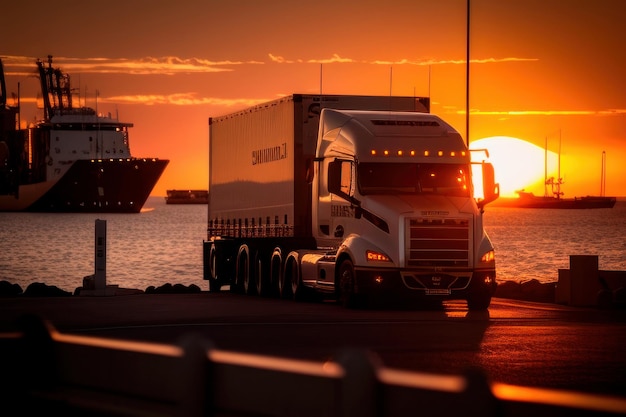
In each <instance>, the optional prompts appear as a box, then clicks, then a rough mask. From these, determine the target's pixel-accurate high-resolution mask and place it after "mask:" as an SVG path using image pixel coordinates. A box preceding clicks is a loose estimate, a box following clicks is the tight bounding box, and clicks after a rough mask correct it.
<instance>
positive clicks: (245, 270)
mask: <svg viewBox="0 0 626 417" xmlns="http://www.w3.org/2000/svg"><path fill="white" fill-rule="evenodd" d="M249 253H250V251H249V250H248V246H247V245H241V246H240V247H239V252H238V253H237V268H236V271H235V280H234V281H235V282H234V283H233V285H232V286H231V291H233V292H236V293H240V294H241V293H244V294H245V293H246V292H247V291H246V290H247V285H248V284H249V282H247V281H248V280H249V276H250V256H249Z"/></svg>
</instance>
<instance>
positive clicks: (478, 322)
mask: <svg viewBox="0 0 626 417" xmlns="http://www.w3.org/2000/svg"><path fill="white" fill-rule="evenodd" d="M24 313H32V314H37V315H39V316H41V317H43V318H45V319H46V320H48V321H49V322H50V323H51V324H52V325H53V326H54V327H55V328H56V329H57V330H59V331H61V332H65V333H77V334H82V335H88V336H95V337H105V338H116V339H125V340H140V341H148V342H156V343H167V344H173V343H178V341H179V340H180V338H181V337H182V336H184V335H186V334H189V333H198V334H201V335H202V336H203V337H205V338H207V339H209V340H211V341H212V342H213V344H214V345H215V346H216V347H217V348H219V349H225V350H233V351H244V352H252V353H257V354H263V355H271V356H281V357H289V358H296V359H307V360H315V361H323V360H327V359H332V358H333V357H335V356H336V355H337V354H338V353H340V352H341V351H342V350H343V349H345V348H361V349H367V350H369V351H372V352H374V353H375V354H376V355H377V356H378V357H379V358H380V360H381V362H382V365H383V366H385V367H390V368H398V369H405V370H411V371H420V372H434V373H439V374H459V373H463V372H465V371H466V370H468V369H471V368H480V369H482V370H483V371H484V372H485V373H486V374H487V376H488V378H490V379H491V380H492V381H497V382H504V383H508V384H514V385H523V386H532V387H543V388H558V389H566V390H574V391H582V392H590V393H601V394H610V395H617V396H621V397H626V311H624V310H618V311H602V310H597V309H583V308H570V307H565V306H559V305H553V304H543V303H530V302H518V301H514V300H507V299H494V300H493V302H492V305H491V307H490V308H489V311H488V312H484V313H476V312H471V313H469V312H468V311H467V309H466V307H465V303H464V302H449V303H444V304H443V305H442V306H440V307H433V308H430V309H408V308H399V307H398V308H395V307H393V306H387V307H379V308H374V309H369V310H347V309H344V308H342V307H340V306H338V305H336V304H335V303H332V302H305V303H296V302H293V301H285V300H276V299H267V298H259V297H251V296H245V295H238V294H231V293H229V292H222V293H218V294H215V293H200V294H163V295H146V294H141V295H125V296H115V297H97V298H96V297H67V298H44V299H41V298H40V299H36V298H31V299H28V298H23V297H22V298H5V299H0V331H9V330H14V329H15V323H16V321H17V318H18V317H19V316H20V315H22V314H24Z"/></svg>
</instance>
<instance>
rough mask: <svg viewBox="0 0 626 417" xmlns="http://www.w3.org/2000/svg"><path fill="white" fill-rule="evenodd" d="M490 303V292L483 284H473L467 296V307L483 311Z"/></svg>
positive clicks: (471, 309)
mask: <svg viewBox="0 0 626 417" xmlns="http://www.w3.org/2000/svg"><path fill="white" fill-rule="evenodd" d="M490 304H491V293H490V292H489V289H488V288H487V287H485V286H475V287H473V288H472V289H471V290H470V293H469V295H468V297H467V309H468V310H470V311H485V310H487V309H488V308H489V305H490Z"/></svg>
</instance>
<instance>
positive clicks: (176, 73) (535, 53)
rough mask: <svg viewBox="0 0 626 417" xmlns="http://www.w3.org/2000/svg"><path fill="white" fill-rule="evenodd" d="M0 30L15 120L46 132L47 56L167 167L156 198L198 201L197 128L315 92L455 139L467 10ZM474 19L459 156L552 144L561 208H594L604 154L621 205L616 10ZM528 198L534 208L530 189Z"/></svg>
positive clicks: (577, 7) (7, 16)
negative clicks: (463, 149) (405, 108)
mask: <svg viewBox="0 0 626 417" xmlns="http://www.w3.org/2000/svg"><path fill="white" fill-rule="evenodd" d="M2 16H3V19H2V20H3V22H2V25H0V39H2V40H3V41H2V43H1V44H0V56H1V57H2V58H3V62H4V66H5V72H7V90H8V92H9V94H10V93H12V92H15V93H17V83H18V82H19V83H20V86H21V97H22V109H23V111H22V120H33V119H34V118H36V117H41V116H42V111H41V110H37V109H36V106H35V105H34V101H35V97H36V94H37V91H38V88H39V84H38V81H37V79H36V78H34V76H33V74H34V71H35V64H34V61H35V59H37V58H41V59H45V58H46V57H47V55H53V56H54V59H55V64H56V65H55V66H59V67H61V68H62V69H63V70H64V71H66V72H68V73H69V74H70V75H71V76H72V83H73V85H74V87H75V88H79V90H80V92H81V95H82V96H83V98H82V100H84V97H85V96H86V97H87V105H89V106H92V107H94V106H95V91H96V90H98V91H99V98H98V110H99V111H101V112H111V113H113V114H115V113H117V114H119V117H120V119H121V120H123V121H128V122H133V123H134V124H135V127H134V128H133V129H132V130H131V151H132V153H133V155H134V156H138V157H159V158H167V159H170V161H171V162H170V164H169V166H168V168H167V169H166V171H165V173H164V174H163V176H162V177H161V180H160V181H159V182H158V183H157V185H156V187H155V189H154V191H153V195H164V194H165V190H166V189H170V188H207V183H208V178H207V176H208V166H207V161H208V155H207V154H208V146H207V141H208V127H207V119H208V117H209V116H219V115H222V114H225V113H230V112H233V111H236V110H238V109H241V108H243V107H246V106H248V105H251V104H255V103H258V102H262V101H266V100H271V99H274V98H276V97H279V96H282V95H286V94H290V93H319V92H320V84H321V87H322V92H323V93H326V94H377V95H388V94H390V92H391V94H394V95H414V94H415V95H419V96H428V95H430V96H431V100H432V108H431V111H432V112H433V113H435V114H438V115H440V116H441V117H443V118H444V119H445V120H447V121H448V122H450V123H451V124H452V125H453V126H455V127H456V128H457V129H458V130H459V131H460V132H461V133H462V134H463V136H466V132H465V58H466V36H465V34H466V1H465V0H439V1H432V0H428V1H426V0H424V1H422V0H386V1H384V2H382V1H371V0H343V1H336V0H333V1H330V0H318V1H315V2H306V3H305V2H296V1H292V0H266V1H260V0H228V1H226V0H224V1H217V0H211V1H204V0H193V1H190V0H179V1H176V2H172V1H169V0H124V1H121V0H108V1H106V2H86V1H80V0H70V1H66V2H64V3H63V7H44V6H43V5H42V4H41V2H40V1H37V0H22V1H20V2H14V3H12V4H11V9H10V10H6V9H5V10H3V13H2ZM470 16H471V79H470V109H471V111H470V132H469V137H470V142H472V141H476V140H479V139H483V138H488V137H495V136H504V137H512V138H519V139H522V140H525V141H529V142H532V143H534V144H535V145H537V146H539V147H542V148H543V146H544V143H545V140H546V138H547V139H548V144H549V148H550V150H552V151H554V152H557V151H558V148H559V138H561V175H562V177H563V178H564V180H565V185H564V188H563V191H564V192H565V196H566V197H573V196H576V195H587V194H599V192H600V171H601V158H602V152H603V151H605V152H606V161H607V164H606V166H607V183H606V193H607V194H608V195H618V196H626V164H625V163H624V161H625V160H626V158H624V151H625V150H626V149H625V148H626V94H625V92H626V77H625V76H624V70H625V69H626V67H625V65H626V48H624V47H623V40H624V39H625V38H626V29H624V23H623V22H625V21H626V8H624V7H623V2H622V0H595V1H573V2H570V1H566V0H507V1H501V0H472V2H471V15H470ZM320 70H321V72H322V74H323V76H322V77H321V79H322V82H321V83H320ZM9 103H10V104H11V100H9ZM492 158H493V159H494V163H496V162H499V164H498V165H499V166H502V167H504V168H501V172H500V178H502V179H503V181H504V179H505V178H513V177H515V173H516V171H514V170H513V166H514V167H515V168H514V169H515V170H520V169H524V167H525V166H528V167H532V170H533V172H535V174H536V176H537V177H538V178H539V179H542V178H543V159H541V158H542V155H540V161H539V162H538V163H539V167H537V161H536V160H534V159H533V160H531V159H532V154H531V153H525V152H522V153H521V154H520V151H511V152H507V148H506V147H505V148H504V150H500V151H499V152H492ZM520 160H521V161H522V163H521V164H520V163H519V162H520ZM512 162H515V164H513V163H512ZM498 165H496V167H498ZM502 170H508V171H509V172H503V171H502ZM537 171H538V172H537ZM496 176H497V177H498V172H496ZM503 185H504V184H503ZM527 189H528V190H532V191H534V192H536V193H539V194H543V186H542V185H541V181H539V182H538V183H536V184H535V186H534V187H530V185H529V187H527ZM511 191H512V190H507V189H505V187H503V192H504V193H507V192H511Z"/></svg>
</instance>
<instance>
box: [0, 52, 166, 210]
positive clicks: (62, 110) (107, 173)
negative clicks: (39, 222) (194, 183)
mask: <svg viewBox="0 0 626 417" xmlns="http://www.w3.org/2000/svg"><path fill="white" fill-rule="evenodd" d="M37 68H38V70H39V78H40V84H41V90H42V91H41V92H42V95H43V103H44V119H43V120H41V121H39V122H37V123H35V124H34V125H33V126H31V127H29V128H27V129H21V127H20V126H19V124H20V123H19V122H20V114H19V112H20V109H19V94H18V104H17V105H16V106H15V105H14V106H9V105H7V101H6V85H5V79H4V70H3V66H2V62H1V61H0V85H1V87H2V91H1V94H0V211H37V212H77V213H83V212H84V213H138V212H140V211H141V208H142V207H143V205H144V204H145V202H146V200H147V198H148V196H149V195H150V192H151V191H152V189H153V188H154V185H155V184H156V182H157V181H158V179H159V178H160V176H161V174H162V173H163V171H164V170H165V167H166V166H167V164H168V163H169V161H168V160H167V159H158V158H136V157H133V156H132V155H131V153H130V146H129V137H128V132H129V128H130V127H132V126H133V124H132V123H124V122H121V121H119V120H118V119H117V118H113V117H111V115H108V116H102V115H99V114H98V113H97V112H96V111H95V110H94V109H92V108H89V107H75V106H73V105H72V89H71V87H70V78H69V75H67V74H65V73H63V72H62V71H61V70H60V69H58V68H53V67H52V57H51V56H48V65H44V63H43V62H41V61H40V60H37Z"/></svg>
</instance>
